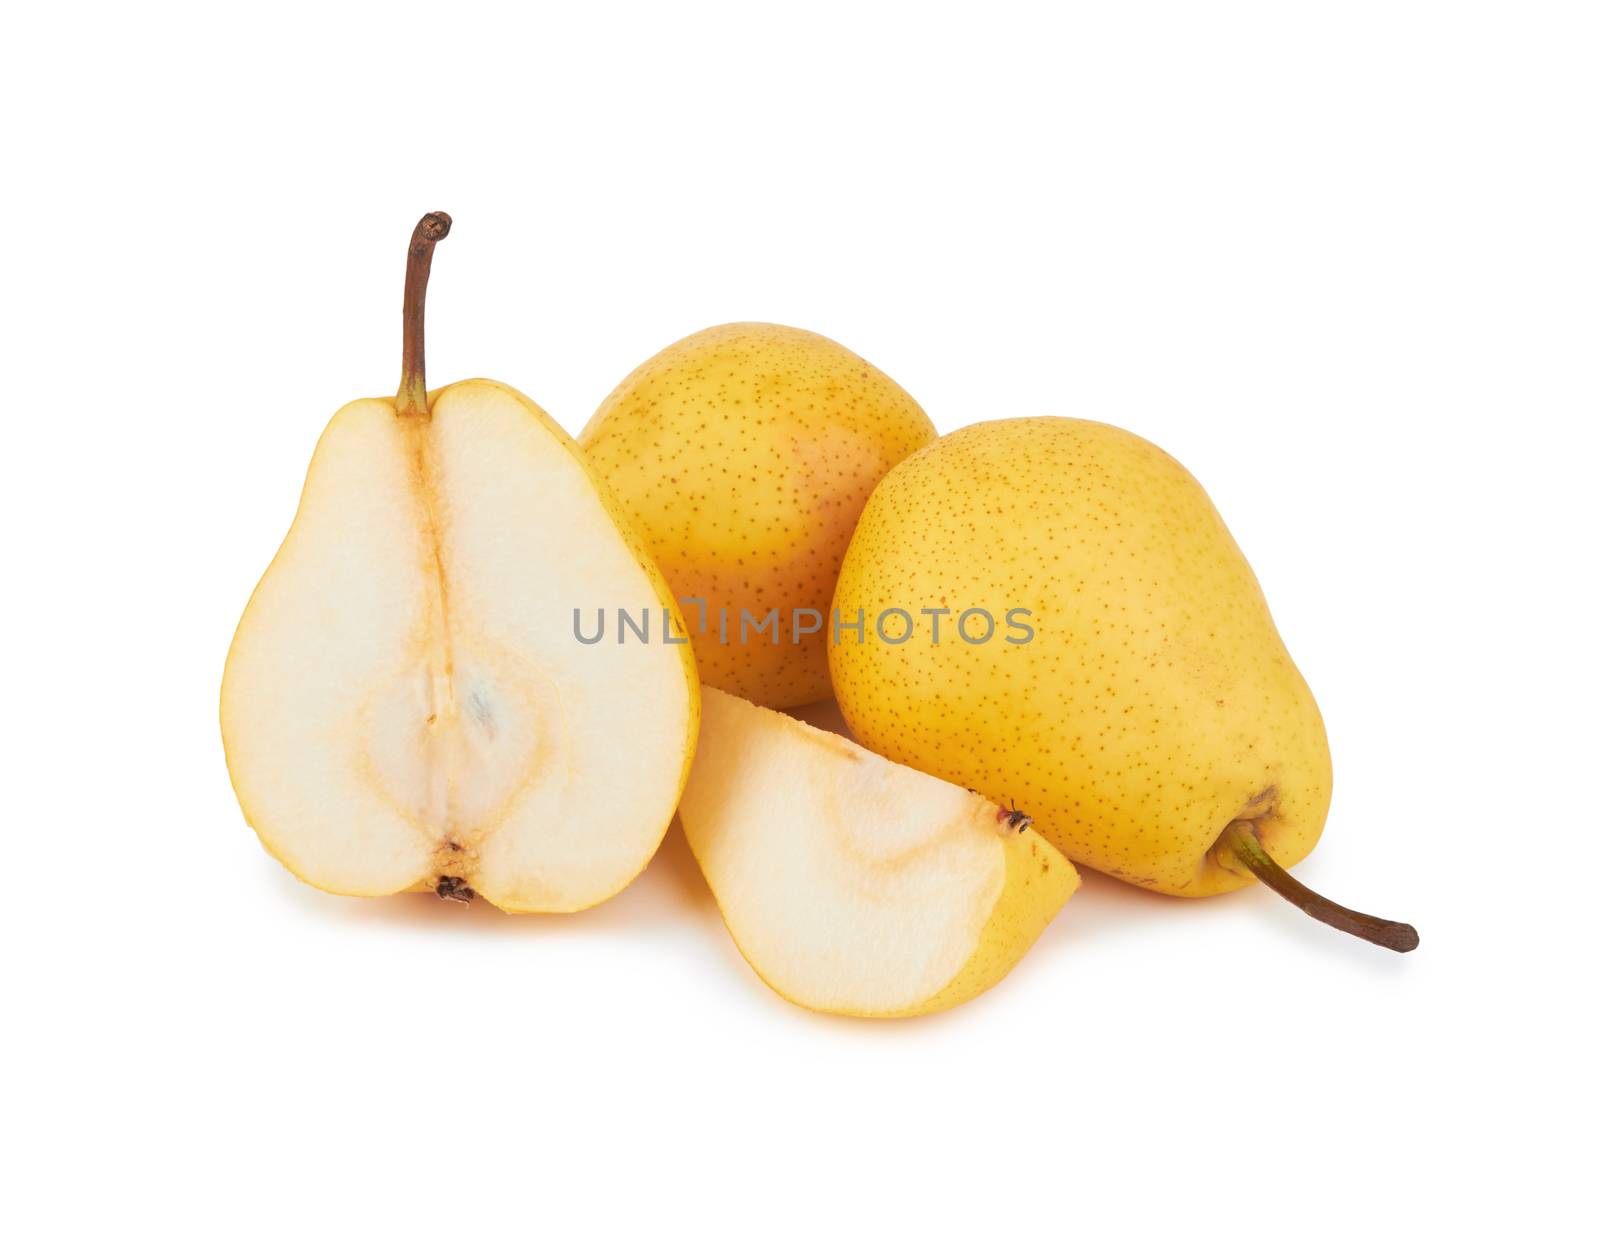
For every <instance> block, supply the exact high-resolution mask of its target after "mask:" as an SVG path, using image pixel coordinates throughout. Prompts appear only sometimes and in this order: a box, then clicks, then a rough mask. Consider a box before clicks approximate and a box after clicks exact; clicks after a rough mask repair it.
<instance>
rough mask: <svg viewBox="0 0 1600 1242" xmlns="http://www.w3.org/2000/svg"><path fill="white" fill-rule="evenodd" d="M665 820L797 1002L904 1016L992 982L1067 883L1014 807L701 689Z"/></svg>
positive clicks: (742, 944) (1067, 890)
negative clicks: (671, 812)
mask: <svg viewBox="0 0 1600 1242" xmlns="http://www.w3.org/2000/svg"><path fill="white" fill-rule="evenodd" d="M702 694H703V696H704V698H703V718H702V721H701V731H700V743H699V748H698V751H697V758H696V760H695V764H694V768H693V770H692V771H691V773H690V776H689V783H688V785H687V787H686V788H685V789H684V794H683V801H682V804H681V806H680V807H679V815H680V818H681V820H682V822H683V827H684V832H685V835H686V836H687V837H688V839H689V845H690V848H691V849H692V850H693V851H694V855H695V858H696V859H697V860H698V861H699V863H700V868H701V870H702V871H703V872H704V873H705V877H706V881H707V883H708V884H709V885H710V886H711V891H712V893H713V894H714V895H715V896H716V899H717V904H718V906H719V907H720V908H721V911H722V917H723V920H724V921H725V922H726V923H727V925H728V930H729V932H730V933H732V935H733V939H734V941H735V943H736V944H737V945H738V946H739V951H740V952H741V953H743V954H744V957H745V959H746V960H747V961H748V962H749V963H750V965H751V966H752V967H753V968H754V969H755V971H756V973H757V974H759V975H760V976H761V977H762V978H763V979H764V980H765V981H766V982H767V983H768V985H770V986H771V987H772V988H773V989H774V990H775V991H776V992H778V993H779V994H781V995H782V996H784V997H786V998H787V999H789V1000H791V1001H793V1002H794V1003H795V1004H798V1005H803V1006H805V1007H806V1008H808V1009H816V1010H820V1011H823V1012H827V1013H840V1014H849V1015H852V1016H856V1017H910V1016H913V1015H916V1014H923V1013H931V1012H933V1011H935V1010H939V1009H948V1008H950V1007H951V1006H953V1005H959V1004H960V1003H961V1002H963V1001H965V1000H969V999H971V998H972V997H974V996H976V995H977V994H978V993H980V992H982V991H984V990H985V989H986V988H989V987H991V986H992V985H993V984H995V983H997V982H999V980H1000V979H1001V978H1002V977H1004V975H1005V974H1006V972H1007V971H1009V970H1010V969H1011V968H1012V967H1013V966H1014V965H1016V963H1017V962H1018V961H1019V960H1020V959H1021V957H1022V955H1023V954H1024V953H1026V952H1027V950H1028V947H1029V946H1030V945H1031V944H1032V943H1033V942H1034V940H1035V939H1037V938H1038V936H1039V933H1040V932H1041V931H1043V930H1044V927H1045V924H1047V923H1048V922H1049V921H1050V919H1051V917H1052V916H1053V915H1054V914H1055V913H1056V911H1057V910H1059V909H1060V908H1061V906H1062V904H1063V903H1064V902H1065V901H1066V900H1067V898H1068V897H1070V896H1071V895H1072V893H1073V892H1074V891H1075V890H1076V889H1077V887H1078V874H1077V872H1076V871H1075V870H1074V869H1073V867H1072V864H1071V863H1070V862H1068V861H1067V860H1066V859H1065V858H1064V857H1063V856H1062V855H1061V854H1059V853H1058V852H1057V851H1056V850H1055V848H1054V847H1052V846H1051V845H1050V844H1049V843H1048V842H1046V841H1044V840H1042V839H1041V838H1040V837H1039V835H1038V834H1037V833H1035V832H1032V831H1029V828H1028V824H1029V821H1028V818H1027V817H1026V816H1025V815H1023V814H1022V813H1021V812H1018V811H1013V810H1008V809H1007V808H1005V807H1000V806H997V805H996V804H994V803H992V802H989V801H987V800H986V799H984V798H981V797H979V796H978V795H976V794H973V793H971V792H969V791H968V790H965V789H962V788H961V787H960V786H958V785H951V784H947V783H946V782H944V781H941V780H938V779H937V778H935V777H932V776H926V775H924V774H923V773H921V772H916V771H913V770H912V769H910V768H906V767H902V766H900V765H899V764H896V763H891V762H890V761H889V760H887V759H884V758H882V757H880V756H878V755H875V754H873V753H872V752H871V751H868V750H865V749H863V748H862V747H860V746H857V745H856V744H855V743H854V742H852V741H850V740H849V739H847V738H843V737H839V736H837V735H835V734H833V733H828V732H824V731H823V730H821V729H816V728H813V727H811V726H810V725H807V724H804V723H802V722H800V721H798V720H794V719H792V718H790V717H788V716H785V715H782V714H780V713H778V712H775V711H770V710H768V709H766V708H763V707H757V706H756V705H755V704H753V703H749V702H746V701H745V700H743V699H739V698H735V697H734V696H732V695H729V694H724V693H723V692H722V691H720V690H715V689H712V688H711V687H710V686H706V687H703V689H702Z"/></svg>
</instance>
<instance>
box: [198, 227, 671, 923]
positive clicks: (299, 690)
mask: <svg viewBox="0 0 1600 1242" xmlns="http://www.w3.org/2000/svg"><path fill="white" fill-rule="evenodd" d="M449 227H450V219H449V217H448V216H446V215H444V214H443V213H433V214H430V215H428V216H426V217H424V218H423V220H422V222H421V223H420V224H419V225H418V226H417V229H416V232H415V234H414V235H413V238H412V244H411V248H410V252H409V256H408V259H407V268H406V294H405V312H404V323H405V359H404V364H403V368H402V379H401V385H400V392H399V396H398V397H396V398H395V399H393V400H383V399H373V400H364V401H356V402H353V403H351V404H350V405H347V406H345V407H344V408H343V409H341V410H340V411H339V412H338V413H337V414H335V415H334V417H333V421H332V422H330V423H329V424H328V428H327V430H326V431H325V432H324V433H323V436H322V439H321V441H320V443H319V444H318V445H317V450H316V454H315V455H314V456H313V458H312V461H311V467H310V470H309V472H308V474H307V476H306V484H305V490H304V492H303V494H302V496H301V500H300V509H299V512H298V513H297V514H296V516H295V520H294V523H293V525H292V526H291V527H290V528H289V533H288V535H287V536H286V537H285V539H284V541H283V546H282V547H281V548H280V549H279V551H278V554H277V557H276V558H275V559H274V560H273V562H272V564H271V566H270V567H269V568H268V570H267V572H266V575H265V576H264V577H263V578H262V579H261V582H260V585H258V586H257V587H256V590H255V594H254V595H253V596H252V597H251V599H250V603H249V606H248V607H247V608H246V610H245V613H244V618H243V619H242V620H241V621H240V623H239V629H238V633H237V634H236V635H235V637H234V641H233V647H232V649H231V650H230V652H229V653H228V663H227V668H226V670H225V672H224V675H223V686H222V736H223V743H224V747H225V749H226V751H227V760H228V770H229V773H230V774H231V776H232V778H233V784H234V789H235V791H236V792H237V794H238V796H239V802H240V805H241V806H242V808H243V809H244V813H245V818H246V819H247V820H248V821H249V822H250V824H251V825H252V826H253V827H254V828H255V830H256V832H257V833H258V834H259V835H260V838H261V841H262V843H263V844H264V845H265V846H266V848H267V849H268V851H270V852H271V853H272V854H273V855H275V856H276V857H277V858H278V859H279V860H280V861H281V862H282V863H283V864H284V865H285V866H286V867H288V868H289V869H290V870H291V871H293V872H294V873H295V874H296V875H298V876H299V877H300V878H301V879H303V880H305V881H307V882H308V883H311V884H314V885H316V886H317V887H318V888H322V889H326V890H328V891H330V892H334V893H346V894H353V895H364V896H375V895H379V894H384V893H393V892H398V891H400V890H403V889H432V890H434V891H436V892H438V893H439V895H440V896H442V897H450V898H454V899H457V900H469V899H470V898H471V896H472V894H473V893H474V891H476V892H478V893H482V894H483V896H484V897H485V898H487V899H488V900H489V901H491V902H493V903H494V904H495V905H497V906H499V907H501V908H502V909H505V910H515V911H532V910H577V909H581V908H582V907H584V906H589V905H593V904H594V903H595V902H598V901H602V900H604V899H605V898H606V897H609V896H610V895H611V894H613V893H615V892H616V891H617V890H619V889H620V888H622V887H623V886H624V885H626V884H627V883H628V881H629V880H630V879H632V878H633V876H635V875H636V874H638V872H639V871H640V870H641V869H642V868H643V867H644V865H645V863H646V862H648V861H649V859H650V857H651V855H652V854H653V853H654V852H655V849H656V846H657V845H658V844H659V843H660V841H661V838H662V835H663V833H664V832H665V831H666V828H667V825H668V824H669V823H670V822H671V819H672V813H673V809H674V807H675V806H676V804H677V800H678V794H679V792H680V791H681V789H682V786H683V782H684V780H685V778H686V776H687V771H688V766H689V763H690V760H691V758H692V755H693V747H694V739H695V737H696V733H697V729H698V719H699V687H698V683H697V681H696V679H695V676H694V665H693V660H692V658H691V657H690V655H689V650H690V649H689V646H688V644H687V642H686V641H683V628H682V619H681V617H680V616H679V615H678V613H677V611H676V609H675V607H674V606H673V603H672V599H671V595H670V593H669V591H668V589H667V586H666V583H665V582H664V581H663V580H662V578H661V575H660V574H659V573H658V572H657V570H656V569H655V567H654V565H653V564H652V563H651V561H650V558H649V555H648V553H646V552H645V551H644V549H643V547H642V545H641V544H640V543H639V541H638V539H637V537H636V536H635V535H634V534H633V533H631V531H630V530H629V528H628V526H627V523H626V519H625V518H622V517H621V516H620V514H618V513H617V512H615V511H614V502H613V501H611V500H610V499H609V498H608V496H607V494H606V492H605V489H604V487H603V485H602V484H600V483H598V482H597V481H596V480H595V479H594V478H593V477H591V475H590V474H589V472H588V470H587V468H586V466H585V464H584V461H583V459H582V456H581V454H580V453H579V451H578V449H577V447H576V446H575V445H574V444H573V442H572V441H571V440H570V439H569V438H568V437H567V436H566V435H565V433H563V432H562V430H561V429H560V428H559V427H558V426H557V425H556V424H555V423H554V422H552V421H551V420H550V419H549V417H547V416H546V415H545V413H544V411H543V410H541V409H539V407H538V406H536V405H535V404H534V403H533V402H531V401H529V400H528V399H527V398H526V397H524V396H522V395H521V394H520V393H517V392H514V391H512V390H511V389H510V388H507V387H505V386H504V385H501V384H496V383H493V382H491V381H488V380H467V381H465V382H463V383H459V384H452V385H450V386H449V387H448V388H443V389H440V390H439V391H437V392H434V393H432V394H430V393H428V392H427V389H426V384H425V382H424V374H423V350H422V344H423V332H422V328H423V319H422V316H423V304H424V295H425V291H426V286H427V279H428V271H429V265H430V262H431V256H432V251H433V246H434V244H435V243H436V242H437V241H438V240H439V239H440V238H442V237H444V236H445V235H446V233H447V232H448V231H449ZM602 607H604V608H621V609H627V610H629V611H630V612H631V613H632V615H633V616H634V617H635V619H636V620H637V619H638V618H639V617H641V616H643V615H645V614H647V613H648V614H649V617H650V618H651V619H653V620H654V621H655V622H657V623H658V627H657V628H656V629H655V633H654V634H653V635H652V638H653V641H652V642H650V643H644V642H630V643H627V644H621V645H619V644H616V643H609V642H608V643H605V644H601V645H589V644H586V643H583V642H580V641H578V639H577V637H576V634H575V631H576V620H575V610H577V609H583V610H590V609H597V608H602ZM669 619H670V620H671V621H672V622H673V623H674V624H675V625H676V627H677V630H676V632H677V634H678V636H679V639H680V641H679V643H678V644H676V645H674V644H672V643H668V642H663V641H661V638H662V633H661V628H663V627H665V626H666V625H667V624H668V621H669Z"/></svg>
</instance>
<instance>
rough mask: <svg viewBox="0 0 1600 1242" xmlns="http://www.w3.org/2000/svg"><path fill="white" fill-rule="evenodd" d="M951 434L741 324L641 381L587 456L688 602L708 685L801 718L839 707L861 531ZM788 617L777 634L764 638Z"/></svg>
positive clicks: (833, 365) (651, 364)
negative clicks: (844, 619)
mask: <svg viewBox="0 0 1600 1242" xmlns="http://www.w3.org/2000/svg"><path fill="white" fill-rule="evenodd" d="M936 434H937V433H936V432H935V431H934V428H933V424H932V423H930V422H929V421H928V416H927V415H926V414H924V413H923V412H922V408H921V407H920V406H919V405H918V404H917V403H916V402H915V401H914V400H912V398H911V396H910V395H909V394H908V393H907V392H906V391H905V390H904V389H903V388H901V387H900V386H899V385H898V384H896V383H895V382H894V381H893V380H892V379H890V378H889V377H888V376H887V375H885V374H884V373H883V372H882V371H879V370H878V369H877V368H876V367H874V366H872V365H871V364H870V363H868V362H866V361H865V360H863V359H861V358H859V357H857V356H856V355H855V354H853V353H851V352H850V351H849V350H848V349H845V348H844V347H843V346H842V345H838V344H836V343H835V342H833V341H830V340H829V339H828V338H827V337H823V336H818V335H817V334H816V333H814V332H804V331H801V330H800V329H798V328H786V327H783V326H781V325H779V324H767V323H733V324H724V325H723V326H721V327H716V328H708V329H706V330H705V331H704V332H697V333H695V335H693V336H690V337H686V338H684V339H683V340H681V341H679V342H677V343H676V344H675V345H669V346H668V347H667V348H666V349H664V350H662V351H661V352H660V353H658V354H657V355H655V357H653V358H651V359H650V360H649V361H647V362H645V363H644V364H643V365H641V366H640V367H638V368H637V369H636V370H635V371H634V372H633V373H632V374H631V375H629V376H628V377H627V378H626V379H625V380H623V381H622V383H621V384H620V385H618V386H617V388H616V390H615V391H614V392H613V393H612V394H611V395H610V396H609V397H607V398H606V399H605V401H604V402H603V403H602V404H601V406H600V408H599V409H598V410H597V411H596V412H595V414H594V417H593V418H591V419H590V420H589V425H588V426H587V427H585V428H584V429H583V433H582V434H581V435H580V436H579V437H578V441H579V443H580V444H581V445H582V446H583V449H584V452H585V453H587V455H588V457H589V460H590V461H591V462H592V463H593V465H594V467H595V470H596V473H598V474H599V475H600V476H601V477H602V478H604V479H605V480H606V481H607V482H608V483H610V485H611V487H612V489H613V490H614V491H615V492H616V494H617V496H618V497H619V498H620V499H621V501H622V503H623V505H624V506H625V508H626V510H627V512H628V514H629V515H630V516H631V517H632V518H633V520H634V522H635V523H636V524H637V525H638V527H639V529H640V530H641V531H642V532H643V533H644V537H645V541H646V543H647V545H648V546H649V548H650V551H651V553H652V555H653V556H654V557H655V559H656V561H657V563H658V564H659V565H660V566H661V570H662V572H663V573H664V574H665V575H666V577H667V581H668V582H669V583H670V584H671V585H672V589H673V590H674V592H676V594H677V597H678V599H679V600H680V601H684V613H685V615H686V617H687V619H688V620H689V622H690V624H691V637H692V639H693V643H694V653H695V660H696V663H697V665H698V667H699V670H700V676H701V679H702V680H703V681H705V683H706V684H707V685H712V686H716V687H718V688H720V689H722V690H726V691H728V692H729V693H731V694H737V695H740V696H742V697H744V698H747V699H751V700H753V701H754V702H757V703H760V704H762V705H764V706H767V707H796V706H799V705H800V704H803V703H813V702H816V701H817V700H819V699H825V698H828V697H830V693H831V692H830V690H829V686H828V653H827V638H828V622H827V616H828V605H829V603H830V601H831V600H832V598H833V587H834V582H835V580H836V579H837V577H838V573H839V563H840V561H841V560H842V559H843V557H844V550H845V547H846V545H847V544H848V543H849V542H850V533H851V531H852V530H853V529H854V528H855V522H856V517H857V516H858V515H859V514H860V512H861V508H862V506H863V505H865V504H866V502H867V497H868V496H869V495H870V494H871V492H872V489H873V487H874V486H876V484H877V482H878V480H879V479H881V478H882V477H883V476H884V474H885V473H886V472H887V471H888V470H889V468H890V467H891V466H893V465H894V464H895V463H896V462H898V461H900V460H901V459H902V458H904V457H905V456H906V455H907V454H909V453H912V452H914V451H915V450H917V449H919V448H921V447H922V446H923V445H925V444H928V443H931V442H932V441H933V439H934V437H935V435H936ZM691 599H693V600H699V601H702V602H701V603H699V604H690V603H688V602H687V601H689V600H691ZM773 609H776V610H777V626H776V628H775V629H765V630H757V629H756V628H755V627H756V626H757V625H759V624H761V622H762V621H763V619H764V618H766V617H767V616H768V615H769V614H770V613H771V611H772V610H773ZM800 610H809V611H808V612H807V613H805V614H803V615H801V614H800ZM746 612H748V614H749V615H750V617H751V618H752V620H751V621H750V623H749V625H748V627H746V626H743V625H742V624H741V622H742V621H743V616H744V614H745V613H746ZM724 616H725V617H726V619H727V620H726V628H724V625H723V620H722V619H723V617H724ZM797 616H799V621H798V624H797V622H796V618H797ZM807 630H809V631H810V632H800V631H807Z"/></svg>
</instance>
